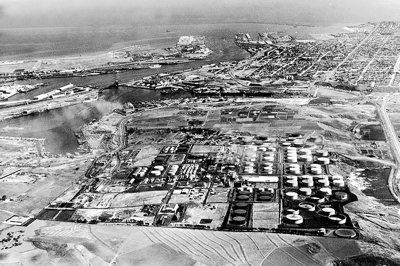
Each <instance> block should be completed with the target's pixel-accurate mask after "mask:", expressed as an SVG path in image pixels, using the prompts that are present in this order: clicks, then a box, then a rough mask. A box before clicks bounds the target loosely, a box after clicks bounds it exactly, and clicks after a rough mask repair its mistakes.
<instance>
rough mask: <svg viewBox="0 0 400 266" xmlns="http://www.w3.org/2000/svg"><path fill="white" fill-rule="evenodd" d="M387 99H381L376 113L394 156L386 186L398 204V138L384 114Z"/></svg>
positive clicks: (399, 150)
mask: <svg viewBox="0 0 400 266" xmlns="http://www.w3.org/2000/svg"><path fill="white" fill-rule="evenodd" d="M387 97H389V96H385V97H384V98H383V102H382V105H381V106H377V110H378V113H379V115H380V117H381V121H382V127H383V130H384V131H385V134H386V137H387V140H388V142H389V143H390V146H391V149H392V153H393V156H394V160H395V162H396V167H395V170H394V171H393V175H391V176H390V177H389V180H388V185H389V189H390V192H391V193H392V195H393V197H394V198H395V199H396V200H397V201H398V202H400V191H399V183H400V171H399V168H400V142H399V140H398V136H397V134H396V130H395V129H394V127H393V124H392V122H391V121H390V118H389V115H388V113H387V112H386V104H387V99H388V98H387Z"/></svg>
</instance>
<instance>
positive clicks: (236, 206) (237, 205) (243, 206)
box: [232, 202, 249, 210]
mask: <svg viewBox="0 0 400 266" xmlns="http://www.w3.org/2000/svg"><path fill="white" fill-rule="evenodd" d="M248 206H249V204H247V203H242V202H239V203H235V204H234V205H233V206H232V208H233V209H234V210H236V209H247V207H248Z"/></svg>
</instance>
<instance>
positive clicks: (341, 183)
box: [332, 180, 344, 188]
mask: <svg viewBox="0 0 400 266" xmlns="http://www.w3.org/2000/svg"><path fill="white" fill-rule="evenodd" d="M332 183H333V185H334V186H335V187H341V188H342V187H344V181H343V180H333V181H332Z"/></svg>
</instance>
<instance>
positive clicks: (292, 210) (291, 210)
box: [285, 208, 300, 215]
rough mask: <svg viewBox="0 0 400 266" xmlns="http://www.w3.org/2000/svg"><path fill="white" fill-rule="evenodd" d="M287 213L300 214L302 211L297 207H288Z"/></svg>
mask: <svg viewBox="0 0 400 266" xmlns="http://www.w3.org/2000/svg"><path fill="white" fill-rule="evenodd" d="M285 213H287V214H297V215H298V214H299V213H300V210H299V209H297V208H296V209H295V208H290V209H286V210H285Z"/></svg>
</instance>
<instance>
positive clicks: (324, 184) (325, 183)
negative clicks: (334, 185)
mask: <svg viewBox="0 0 400 266" xmlns="http://www.w3.org/2000/svg"><path fill="white" fill-rule="evenodd" d="M317 184H318V185H319V186H321V187H329V185H330V182H329V179H325V178H321V179H318V181H317Z"/></svg>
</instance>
